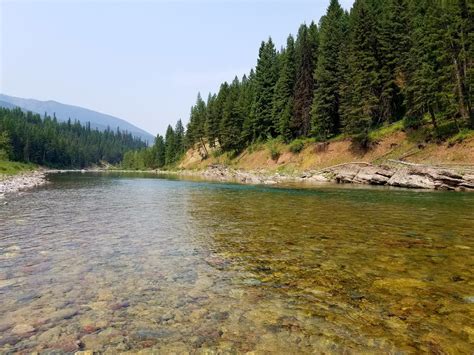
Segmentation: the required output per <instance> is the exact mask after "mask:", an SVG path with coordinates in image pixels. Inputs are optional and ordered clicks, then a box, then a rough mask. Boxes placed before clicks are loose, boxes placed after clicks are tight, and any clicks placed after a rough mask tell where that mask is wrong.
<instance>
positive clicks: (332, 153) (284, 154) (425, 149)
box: [179, 131, 474, 172]
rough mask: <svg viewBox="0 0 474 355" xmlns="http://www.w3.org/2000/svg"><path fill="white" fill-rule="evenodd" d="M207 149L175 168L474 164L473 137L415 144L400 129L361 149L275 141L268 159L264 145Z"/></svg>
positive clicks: (290, 168) (298, 168)
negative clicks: (296, 146) (293, 146)
mask: <svg viewBox="0 0 474 355" xmlns="http://www.w3.org/2000/svg"><path fill="white" fill-rule="evenodd" d="M208 151H209V152H210V154H209V158H207V159H203V158H202V157H201V155H200V154H199V152H198V151H197V150H189V151H188V152H187V154H186V156H185V157H184V159H183V160H182V162H181V164H180V165H179V168H181V169H205V168H207V167H208V166H211V165H214V164H224V165H228V166H231V167H233V168H236V169H243V170H267V171H269V172H274V171H287V172H291V171H294V172H298V171H306V170H313V169H322V168H326V167H330V166H334V165H337V164H343V163H349V162H368V163H374V164H384V163H386V162H388V161H389V160H390V159H393V160H403V161H406V162H412V163H419V164H426V165H441V166H464V165H472V166H474V138H470V139H468V140H465V141H463V142H461V143H457V144H455V145H452V146H450V145H449V144H448V143H440V144H436V143H424V144H419V143H416V142H411V141H410V140H409V139H407V136H406V134H405V133H404V132H401V131H397V132H394V133H393V134H390V135H387V136H385V137H384V138H382V139H380V140H379V141H378V142H377V143H376V144H375V145H374V146H373V147H372V148H371V149H369V150H368V151H365V152H363V151H360V150H359V151H356V150H354V149H352V147H351V142H350V140H347V139H346V140H338V141H335V142H330V143H307V144H306V145H305V148H304V149H303V150H302V151H301V152H300V153H299V154H293V153H291V152H290V151H289V147H288V146H285V145H283V144H279V145H278V151H279V152H280V155H279V157H278V159H272V157H271V152H270V148H269V147H268V146H266V145H262V146H261V147H260V148H258V149H255V148H254V149H252V150H249V149H247V150H245V151H244V152H243V153H241V154H240V155H239V156H237V157H234V158H230V157H229V156H227V155H225V154H224V155H220V156H217V155H216V154H214V153H213V151H212V149H209V147H208Z"/></svg>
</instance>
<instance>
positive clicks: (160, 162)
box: [153, 135, 166, 168]
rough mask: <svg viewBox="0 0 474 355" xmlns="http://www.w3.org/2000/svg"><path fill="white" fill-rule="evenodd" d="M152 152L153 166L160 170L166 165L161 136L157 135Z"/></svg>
mask: <svg viewBox="0 0 474 355" xmlns="http://www.w3.org/2000/svg"><path fill="white" fill-rule="evenodd" d="M153 152H154V155H155V165H156V167H157V168H161V167H163V166H164V165H165V164H166V153H165V152H166V148H165V140H164V139H163V137H162V136H160V135H157V136H156V139H155V145H154V146H153Z"/></svg>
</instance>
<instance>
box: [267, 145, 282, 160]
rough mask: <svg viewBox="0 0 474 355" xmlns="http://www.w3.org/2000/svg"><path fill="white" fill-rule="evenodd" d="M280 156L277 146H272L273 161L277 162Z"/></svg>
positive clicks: (271, 155)
mask: <svg viewBox="0 0 474 355" xmlns="http://www.w3.org/2000/svg"><path fill="white" fill-rule="evenodd" d="M280 155H281V151H280V148H279V147H278V146H277V145H275V144H271V145H270V157H271V158H272V160H275V161H276V160H278V158H280Z"/></svg>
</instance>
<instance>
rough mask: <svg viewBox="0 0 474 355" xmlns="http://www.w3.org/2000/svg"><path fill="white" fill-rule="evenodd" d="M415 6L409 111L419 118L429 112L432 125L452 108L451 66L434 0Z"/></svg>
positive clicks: (439, 11) (453, 109) (444, 34)
mask: <svg viewBox="0 0 474 355" xmlns="http://www.w3.org/2000/svg"><path fill="white" fill-rule="evenodd" d="M414 6H415V11H416V13H415V18H414V21H415V23H414V25H415V26H414V27H415V28H414V30H413V32H412V41H413V47H412V50H411V52H410V65H411V72H412V74H411V78H410V82H409V83H408V88H407V92H408V102H409V114H410V115H411V116H412V117H413V118H416V119H417V120H418V121H421V120H422V118H423V116H424V114H429V117H430V118H431V122H432V124H433V126H434V127H435V128H437V126H438V122H439V120H440V119H442V118H443V117H446V116H449V115H451V114H452V113H453V112H454V111H455V103H454V101H453V92H454V85H453V82H452V80H451V75H452V67H451V62H450V58H449V54H448V53H449V52H447V51H446V47H445V46H446V40H447V36H446V31H445V27H444V25H445V24H444V23H443V20H444V19H443V14H442V9H441V7H440V6H439V4H438V3H436V2H432V1H429V0H420V1H419V2H417V3H416V5H414Z"/></svg>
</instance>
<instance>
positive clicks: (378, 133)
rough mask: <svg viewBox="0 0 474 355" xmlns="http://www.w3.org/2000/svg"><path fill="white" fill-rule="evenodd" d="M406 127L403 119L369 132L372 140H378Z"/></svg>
mask: <svg viewBox="0 0 474 355" xmlns="http://www.w3.org/2000/svg"><path fill="white" fill-rule="evenodd" d="M403 129H404V124H403V121H402V120H401V121H398V122H395V123H393V124H391V125H386V126H382V127H380V128H377V129H375V130H373V131H371V132H370V133H369V138H370V139H371V140H372V141H378V140H380V139H383V138H385V137H387V136H390V135H392V134H394V133H396V132H399V131H402V130H403Z"/></svg>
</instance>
